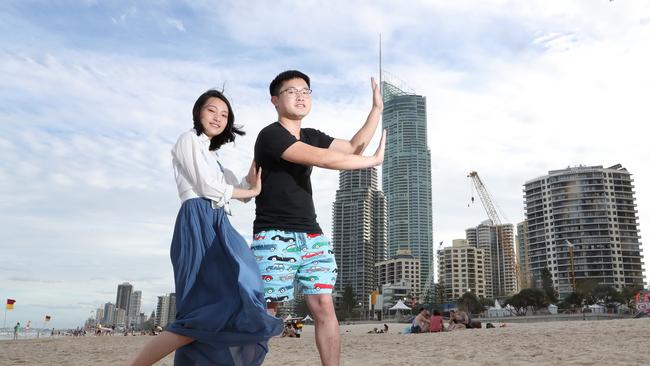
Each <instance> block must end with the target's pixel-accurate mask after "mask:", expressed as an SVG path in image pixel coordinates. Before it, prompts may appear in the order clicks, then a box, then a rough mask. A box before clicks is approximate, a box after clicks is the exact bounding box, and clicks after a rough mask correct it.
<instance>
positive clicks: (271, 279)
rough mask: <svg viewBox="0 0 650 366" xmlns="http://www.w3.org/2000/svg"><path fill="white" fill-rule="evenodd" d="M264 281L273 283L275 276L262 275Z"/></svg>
mask: <svg viewBox="0 0 650 366" xmlns="http://www.w3.org/2000/svg"><path fill="white" fill-rule="evenodd" d="M262 281H266V282H269V281H273V276H269V275H262Z"/></svg>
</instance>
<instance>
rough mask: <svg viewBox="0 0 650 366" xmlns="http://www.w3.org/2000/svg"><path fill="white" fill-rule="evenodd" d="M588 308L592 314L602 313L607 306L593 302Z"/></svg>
mask: <svg viewBox="0 0 650 366" xmlns="http://www.w3.org/2000/svg"><path fill="white" fill-rule="evenodd" d="M589 310H591V312H592V313H593V314H603V313H605V312H606V310H607V308H606V307H604V306H602V305H598V304H593V305H589Z"/></svg>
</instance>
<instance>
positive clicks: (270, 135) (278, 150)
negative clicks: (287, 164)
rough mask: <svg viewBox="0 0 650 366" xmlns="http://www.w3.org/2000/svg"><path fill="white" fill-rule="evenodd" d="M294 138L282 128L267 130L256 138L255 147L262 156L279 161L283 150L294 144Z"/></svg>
mask: <svg viewBox="0 0 650 366" xmlns="http://www.w3.org/2000/svg"><path fill="white" fill-rule="evenodd" d="M296 141H298V140H296V138H295V137H294V136H293V135H292V134H290V133H289V132H288V131H286V130H284V129H282V128H268V129H266V130H264V131H262V132H260V135H259V136H258V141H257V145H258V146H257V147H258V148H259V150H260V152H261V153H263V154H264V155H268V156H271V157H273V158H274V159H280V158H281V157H282V154H283V153H284V151H285V150H287V149H288V148H289V147H290V146H291V145H293V144H294V143H296Z"/></svg>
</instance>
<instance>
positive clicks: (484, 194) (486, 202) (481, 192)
mask: <svg viewBox="0 0 650 366" xmlns="http://www.w3.org/2000/svg"><path fill="white" fill-rule="evenodd" d="M467 177H468V178H470V179H471V180H472V182H473V183H474V187H475V188H476V192H477V193H478V196H479V198H481V202H483V207H484V208H485V212H486V213H487V215H488V218H489V219H490V221H492V225H494V226H497V225H501V219H500V218H499V215H498V214H497V210H496V208H495V207H494V204H493V203H492V199H491V198H490V194H489V193H488V191H487V188H485V184H483V181H481V177H479V176H478V173H477V172H474V171H472V172H469V174H468V175H467ZM472 202H474V197H472Z"/></svg>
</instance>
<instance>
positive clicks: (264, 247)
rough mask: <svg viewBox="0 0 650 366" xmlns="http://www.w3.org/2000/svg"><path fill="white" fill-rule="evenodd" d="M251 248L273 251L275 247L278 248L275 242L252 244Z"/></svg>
mask: <svg viewBox="0 0 650 366" xmlns="http://www.w3.org/2000/svg"><path fill="white" fill-rule="evenodd" d="M251 249H252V250H270V251H272V252H275V250H276V249H278V246H277V245H275V244H260V245H253V246H252V247H251Z"/></svg>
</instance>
